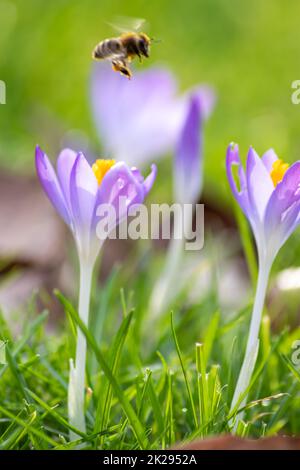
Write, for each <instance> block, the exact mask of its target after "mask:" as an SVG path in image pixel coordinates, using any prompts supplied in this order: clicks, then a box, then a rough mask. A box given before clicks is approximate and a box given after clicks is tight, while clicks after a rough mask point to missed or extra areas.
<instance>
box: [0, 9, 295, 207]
mask: <svg viewBox="0 0 300 470" xmlns="http://www.w3.org/2000/svg"><path fill="white" fill-rule="evenodd" d="M120 15H124V16H134V17H143V18H146V19H147V21H148V22H149V24H150V32H151V35H153V36H154V37H157V38H161V39H162V42H161V43H160V44H158V45H157V46H155V47H154V46H153V48H152V55H151V58H150V60H149V62H148V63H147V64H145V62H144V65H142V67H144V66H147V65H149V66H151V65H153V64H157V63H160V64H165V65H167V66H168V67H170V68H171V70H172V71H173V72H174V73H175V74H176V76H177V77H178V81H179V84H180V88H181V89H182V90H184V89H186V88H187V87H190V86H193V85H194V84H196V83H199V82H207V83H210V84H212V85H213V86H214V87H215V89H216V90H217V93H218V103H217V108H216V110H215V112H214V114H213V116H212V118H211V120H210V121H209V123H208V125H207V129H206V135H205V142H206V146H205V168H206V174H205V193H206V194H208V195H209V196H210V197H211V198H214V199H219V196H220V194H222V195H225V194H226V196H227V197H228V195H229V191H228V187H227V181H226V178H225V173H224V155H225V150H226V146H227V144H228V143H229V142H230V141H232V140H234V141H237V142H239V143H240V147H241V150H242V152H243V154H245V152H246V149H247V147H248V145H250V144H252V145H254V146H255V148H256V149H257V151H258V152H259V153H261V152H263V151H264V150H265V149H267V148H268V147H270V146H272V147H274V148H275V149H276V151H277V152H278V154H279V155H280V156H281V157H282V158H284V159H286V160H288V161H290V162H291V161H293V160H296V159H298V158H299V154H300V133H299V130H298V126H299V124H298V123H299V117H300V105H299V106H295V105H293V104H292V103H291V92H292V90H291V83H292V81H293V80H296V79H297V78H299V62H300V61H299V59H300V44H299V15H300V3H299V1H297V0H290V1H289V2H286V1H285V0H264V1H261V0H251V1H250V2H241V1H240V0H186V1H183V0H172V1H171V0H160V1H153V2H149V1H138V0H130V1H118V0H114V1H111V0H102V1H99V0H86V1H84V2H83V1H82V0H54V1H52V2H45V1H43V0H26V2H25V1H24V0H0V79H1V80H4V81H5V82H6V84H7V104H6V105H5V106H3V105H2V106H0V128H1V139H0V162H1V165H2V166H4V167H5V166H7V167H11V168H22V169H25V170H26V171H27V172H28V173H30V172H33V151H34V146H35V145H36V143H39V144H40V145H42V146H43V147H44V148H45V149H46V150H47V151H48V152H49V153H50V154H51V155H53V156H54V153H55V152H56V151H57V150H58V148H59V147H60V146H61V145H62V140H63V138H64V137H65V135H66V133H68V132H70V130H77V131H80V132H81V133H82V136H83V137H84V138H86V139H87V140H88V141H89V143H90V145H91V146H92V148H94V149H95V150H96V151H98V152H99V151H100V144H99V141H98V137H97V135H96V132H95V128H94V124H93V121H92V117H91V111H90V102H89V78H90V72H91V66H92V60H91V51H92V49H93V47H94V45H95V44H96V43H97V42H98V41H99V40H101V39H103V38H105V37H106V36H109V35H111V34H112V31H111V28H110V27H109V26H108V25H107V24H106V22H109V21H110V22H111V21H113V19H114V18H115V17H116V16H120ZM52 152H53V153H52Z"/></svg>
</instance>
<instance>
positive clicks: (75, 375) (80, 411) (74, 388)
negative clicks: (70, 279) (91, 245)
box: [68, 260, 94, 440]
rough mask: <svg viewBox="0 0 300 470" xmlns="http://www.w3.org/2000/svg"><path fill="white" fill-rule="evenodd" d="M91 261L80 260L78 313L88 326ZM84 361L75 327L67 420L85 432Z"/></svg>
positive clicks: (83, 349) (82, 344)
mask: <svg viewBox="0 0 300 470" xmlns="http://www.w3.org/2000/svg"><path fill="white" fill-rule="evenodd" d="M93 267H94V265H93V263H90V262H88V261H85V260H81V261H80V284H79V306H78V313H79V316H80V318H81V320H82V321H83V322H84V324H85V325H86V326H88V320H89V305H90V295H91V284H92V274H93ZM85 363H86V339H85V336H84V334H83V333H82V331H81V330H80V328H79V327H78V328H77V345H76V359H75V366H74V364H73V360H72V359H71V360H70V380H69V390H68V408H69V409H68V411H69V422H70V424H71V425H72V426H74V427H76V428H77V429H78V430H79V431H82V432H85V430H86V427H85V417H84V397H85ZM78 437H79V436H78V435H77V434H76V433H75V432H72V431H71V432H70V439H71V440H74V439H78Z"/></svg>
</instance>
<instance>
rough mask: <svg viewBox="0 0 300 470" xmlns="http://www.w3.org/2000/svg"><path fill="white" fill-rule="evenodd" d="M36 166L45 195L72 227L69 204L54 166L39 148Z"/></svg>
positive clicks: (36, 154)
mask: <svg viewBox="0 0 300 470" xmlns="http://www.w3.org/2000/svg"><path fill="white" fill-rule="evenodd" d="M35 165H36V171H37V175H38V177H39V180H40V182H41V185H42V186H43V188H44V191H45V193H46V194H47V196H48V198H49V199H50V201H51V202H52V204H53V206H54V207H55V209H56V210H57V212H58V213H59V215H60V216H61V217H62V218H63V220H64V221H65V222H66V224H68V225H71V219H70V214H69V211H68V208H67V204H66V201H65V198H64V195H63V192H62V190H61V187H60V185H59V182H58V180H57V177H56V174H55V171H54V169H53V166H52V165H51V163H50V160H49V159H48V157H47V155H46V154H45V153H44V152H43V151H42V150H41V148H40V147H39V146H37V147H36V151H35Z"/></svg>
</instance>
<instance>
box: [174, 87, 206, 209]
mask: <svg viewBox="0 0 300 470" xmlns="http://www.w3.org/2000/svg"><path fill="white" fill-rule="evenodd" d="M213 104H214V95H213V93H212V91H211V90H210V89H209V88H208V87H199V88H198V89H197V90H195V91H194V92H193V93H192V94H191V96H190V98H189V100H188V103H187V109H186V116H185V119H184V121H183V125H182V129H181V132H180V135H179V140H178V142H177V148H176V152H175V164H174V198H175V201H177V202H181V203H196V202H197V200H198V198H199V196H200V194H201V190H202V181H203V175H202V165H203V159H202V151H203V149H202V143H203V122H204V120H205V119H206V118H207V117H208V116H209V114H210V112H211V110H212V107H213Z"/></svg>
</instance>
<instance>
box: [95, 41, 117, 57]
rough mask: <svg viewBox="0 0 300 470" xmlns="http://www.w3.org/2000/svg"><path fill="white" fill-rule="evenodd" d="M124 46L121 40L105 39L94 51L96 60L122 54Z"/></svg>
mask: <svg viewBox="0 0 300 470" xmlns="http://www.w3.org/2000/svg"><path fill="white" fill-rule="evenodd" d="M122 49H123V48H122V44H121V43H120V41H119V39H105V40H104V41H101V42H100V43H99V44H98V45H97V46H96V47H95V49H94V54H93V56H94V58H95V59H107V58H108V57H111V56H113V55H116V54H120V53H121V52H122Z"/></svg>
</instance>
